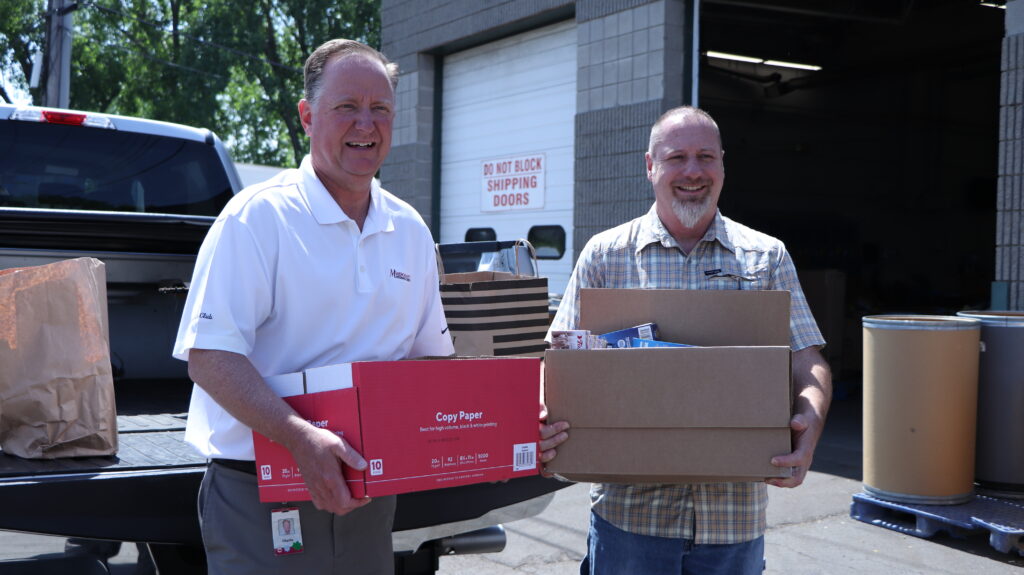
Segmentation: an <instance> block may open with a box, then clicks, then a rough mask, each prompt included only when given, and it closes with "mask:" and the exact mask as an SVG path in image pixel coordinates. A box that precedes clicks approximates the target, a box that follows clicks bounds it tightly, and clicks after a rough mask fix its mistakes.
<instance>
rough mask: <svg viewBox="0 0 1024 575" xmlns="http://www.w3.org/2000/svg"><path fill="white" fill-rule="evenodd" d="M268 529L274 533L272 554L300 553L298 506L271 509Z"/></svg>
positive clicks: (300, 528)
mask: <svg viewBox="0 0 1024 575" xmlns="http://www.w3.org/2000/svg"><path fill="white" fill-rule="evenodd" d="M270 529H271V532H272V533H273V534H274V555H291V554H293V553H302V526H301V525H300V524H299V508H298V507H284V508H281V509H274V510H273V511H271V512H270Z"/></svg>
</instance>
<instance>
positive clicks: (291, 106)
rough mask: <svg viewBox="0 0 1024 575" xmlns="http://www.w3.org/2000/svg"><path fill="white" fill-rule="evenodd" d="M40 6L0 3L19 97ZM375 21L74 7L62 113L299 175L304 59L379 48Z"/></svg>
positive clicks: (245, 3) (42, 21)
mask: <svg viewBox="0 0 1024 575" xmlns="http://www.w3.org/2000/svg"><path fill="white" fill-rule="evenodd" d="M46 6H47V2H46V0H0V67H3V68H4V69H5V70H6V71H7V74H6V75H7V76H8V78H11V79H13V81H14V82H15V83H16V85H17V86H18V88H19V89H22V90H24V89H26V88H27V85H28V81H27V79H28V78H29V77H30V74H31V67H32V54H33V53H35V52H37V51H40V50H41V49H42V48H43V46H44V43H45V36H46V17H45V10H46ZM379 12H380V1H379V0H80V1H79V2H78V9H77V10H76V11H75V13H74V30H75V33H74V41H73V44H72V65H71V71H72V72H71V73H72V79H71V91H70V94H71V98H70V99H71V103H70V106H71V107H72V108H77V109H82V110H98V111H103V112H109V113H116V114H124V115H130V116H140V117H145V118H153V119H157V120H165V121H170V122H178V123H183V124H189V125H195V126H203V127H208V128H211V129H212V130H214V131H216V132H217V133H218V134H220V135H221V136H222V137H224V139H225V140H226V141H227V143H228V145H229V146H230V147H231V148H232V155H233V156H234V158H235V159H236V160H238V161H244V162H253V163H262V164H272V165H282V166H293V165H297V163H298V162H299V161H300V160H301V158H302V156H303V155H304V154H305V151H306V149H307V147H308V142H307V139H306V137H305V134H304V132H303V130H302V126H301V124H300V122H299V119H298V112H297V108H296V104H297V103H298V100H299V99H300V98H301V97H302V64H303V62H304V60H305V57H306V56H307V55H308V54H309V53H310V52H311V51H313V50H314V49H315V48H316V47H317V46H318V45H320V44H321V43H323V42H324V41H326V40H328V39H331V38H337V37H347V38H353V39H357V40H361V41H363V42H366V43H367V44H370V45H371V46H375V47H379V44H380V16H379ZM11 72H14V73H11ZM44 93H45V86H40V87H39V88H38V89H35V90H32V91H31V95H32V97H33V101H34V102H35V103H37V104H38V103H41V102H42V95H43V94H44ZM4 95H5V96H6V94H4Z"/></svg>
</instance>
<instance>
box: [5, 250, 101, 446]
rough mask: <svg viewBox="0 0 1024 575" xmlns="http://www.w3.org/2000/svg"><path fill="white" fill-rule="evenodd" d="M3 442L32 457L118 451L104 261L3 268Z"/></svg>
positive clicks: (79, 260)
mask: <svg viewBox="0 0 1024 575" xmlns="http://www.w3.org/2000/svg"><path fill="white" fill-rule="evenodd" d="M0 449H2V450H3V452H4V453H6V454H8V455H17V456H19V457H25V458H32V459H53V458H57V457H90V456H101V455H113V454H114V453H116V452H117V411H116V407H115V404H114V381H113V376H112V373H111V367H110V347H109V334H108V325H107V288H106V272H105V269H104V265H103V262H101V261H99V260H97V259H94V258H77V259H71V260H64V261H60V262H56V263H52V264H47V265H42V266H33V267H25V268H13V269H7V270H0Z"/></svg>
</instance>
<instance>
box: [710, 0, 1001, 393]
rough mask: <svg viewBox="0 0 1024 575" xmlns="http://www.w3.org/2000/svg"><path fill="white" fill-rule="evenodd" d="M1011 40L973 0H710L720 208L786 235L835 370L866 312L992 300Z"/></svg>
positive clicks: (950, 309) (944, 308)
mask: <svg viewBox="0 0 1024 575" xmlns="http://www.w3.org/2000/svg"><path fill="white" fill-rule="evenodd" d="M1002 38H1003V10H1001V9H999V8H998V7H995V6H988V5H984V4H982V3H979V2H978V1H976V0H973V1H969V0H958V1H954V0H929V1H917V2H914V1H912V0H899V1H896V0H847V1H842V2H829V3H821V2H813V1H811V0H785V1H783V0H774V1H771V2H749V1H742V0H706V1H705V2H702V6H701V15H700V42H701V46H700V51H701V54H702V60H701V64H700V67H699V70H700V72H699V100H700V102H699V103H700V106H701V107H703V108H705V109H707V110H708V111H709V112H710V113H711V114H712V115H713V116H714V117H715V118H716V120H717V121H718V123H719V126H720V128H721V130H722V134H723V143H724V147H725V150H726V154H725V165H726V176H727V177H726V183H725V187H724V191H723V194H722V199H721V202H720V207H721V209H722V212H723V213H724V214H725V215H727V216H729V217H732V218H733V219H736V220H738V221H740V222H742V223H745V224H747V225H750V226H751V227H753V228H755V229H758V230H761V231H764V232H767V233H769V234H771V235H774V236H776V237H778V238H781V239H782V240H783V241H785V242H786V245H787V247H788V248H789V250H790V252H791V254H792V255H793V258H794V260H795V262H796V264H797V267H798V269H800V270H801V278H802V281H803V283H804V285H805V291H806V292H807V294H808V298H809V300H810V301H811V305H812V309H813V310H814V312H815V316H816V317H817V318H818V320H819V324H821V325H822V328H823V332H824V333H825V336H826V339H827V340H828V341H829V347H828V356H829V359H830V361H831V363H832V364H833V371H834V372H836V373H837V375H840V376H841V375H842V374H844V373H852V372H857V371H859V370H860V366H861V357H860V348H861V345H860V338H861V317H863V316H865V315H870V314H880V313H926V314H953V313H955V312H957V311H959V310H964V309H989V308H990V305H991V304H992V301H991V293H992V281H993V279H994V273H995V238H996V193H997V188H996V184H997V167H998V143H999V113H1000V106H999V103H1000V99H999V95H1000V62H1001V42H1002ZM735 56H742V57H747V58H749V59H753V60H760V61H761V62H758V61H738V60H737V59H736V58H735ZM764 61H768V62H764ZM776 61H781V62H782V64H773V63H772V62H776ZM793 63H796V64H807V65H811V66H816V67H820V69H817V70H815V69H797V68H792V67H789V66H788V64H793Z"/></svg>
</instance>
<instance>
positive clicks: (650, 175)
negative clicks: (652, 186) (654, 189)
mask: <svg viewBox="0 0 1024 575" xmlns="http://www.w3.org/2000/svg"><path fill="white" fill-rule="evenodd" d="M644 162H645V163H646V164H647V179H648V180H651V181H654V159H653V158H651V153H650V152H646V153H644Z"/></svg>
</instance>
